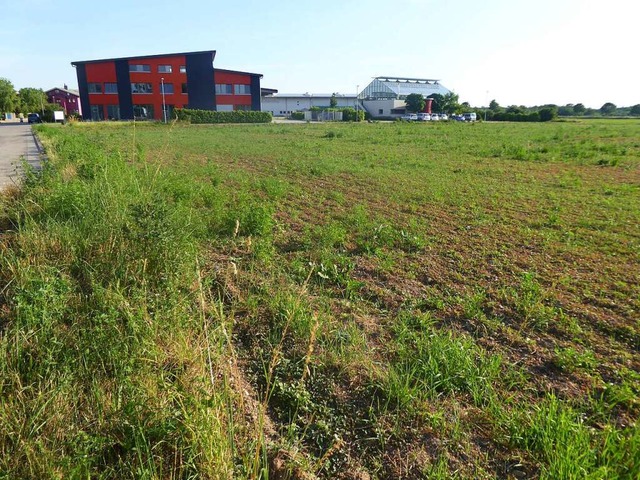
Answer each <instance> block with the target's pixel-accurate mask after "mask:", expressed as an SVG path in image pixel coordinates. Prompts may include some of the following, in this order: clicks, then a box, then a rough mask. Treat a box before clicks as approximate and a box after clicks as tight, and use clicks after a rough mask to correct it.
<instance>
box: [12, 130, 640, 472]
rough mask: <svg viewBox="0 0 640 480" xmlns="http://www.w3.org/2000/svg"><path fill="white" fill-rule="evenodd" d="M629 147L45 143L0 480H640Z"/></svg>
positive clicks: (638, 153) (33, 190)
mask: <svg viewBox="0 0 640 480" xmlns="http://www.w3.org/2000/svg"><path fill="white" fill-rule="evenodd" d="M638 127H639V124H638V122H637V121H631V120H626V121H595V120H594V121H581V122H577V121H576V122H557V123H548V124H530V125H529V124H527V125H524V124H482V123H479V124H475V125H466V124H457V123H451V124H449V123H445V122H443V123H441V124H433V125H431V124H427V125H417V124H415V125H414V124H405V123H402V124H346V125H342V124H335V125H331V126H327V125H322V124H305V125H290V126H289V125H278V124H272V125H251V126H239V125H232V126H183V125H179V124H178V125H173V126H170V127H167V126H164V125H140V124H136V125H133V124H120V123H119V124H72V125H68V126H64V127H63V126H55V127H54V126H41V127H38V133H39V135H40V137H41V139H42V140H43V143H44V144H45V147H46V149H47V152H48V153H49V156H50V161H49V162H48V163H47V165H46V167H45V169H44V171H43V172H42V173H41V174H35V173H32V174H30V175H29V176H28V178H27V179H26V181H25V184H24V187H23V188H22V190H21V191H19V192H18V191H14V192H9V193H7V194H6V195H5V196H4V197H3V198H2V203H0V206H1V211H0V226H1V227H2V232H1V233H0V235H1V237H0V262H1V269H0V379H2V380H1V381H0V478H87V477H89V478H150V479H151V478H263V479H266V478H283V476H285V478H286V475H289V478H309V477H308V476H309V475H316V476H319V477H322V478H365V477H364V476H363V475H364V472H366V474H368V475H369V476H370V478H522V477H533V478H538V477H539V478H603V479H604V478H607V479H610V478H611V479H615V478H620V479H627V478H628V479H631V478H637V477H638V476H640V442H639V439H640V436H639V434H638V431H639V430H638V424H637V422H638V415H639V413H640V403H639V399H640V388H639V387H638V385H640V363H639V360H638V348H639V347H640V322H639V321H638V311H640V287H639V284H640V282H638V272H639V271H640V256H639V255H638V252H639V251H640V244H639V240H638V239H639V238H640V188H639V187H638V186H639V185H640V175H639V173H638V172H639V170H638V167H639V166H640V160H639V159H640V143H639V142H638V135H637V133H638Z"/></svg>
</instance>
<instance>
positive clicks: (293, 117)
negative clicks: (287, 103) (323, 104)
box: [291, 112, 304, 120]
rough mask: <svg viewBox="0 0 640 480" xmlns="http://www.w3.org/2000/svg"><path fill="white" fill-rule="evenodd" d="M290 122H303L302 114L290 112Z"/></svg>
mask: <svg viewBox="0 0 640 480" xmlns="http://www.w3.org/2000/svg"><path fill="white" fill-rule="evenodd" d="M291 120H304V112H292V113H291Z"/></svg>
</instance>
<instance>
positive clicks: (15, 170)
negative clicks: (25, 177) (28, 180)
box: [0, 122, 40, 189]
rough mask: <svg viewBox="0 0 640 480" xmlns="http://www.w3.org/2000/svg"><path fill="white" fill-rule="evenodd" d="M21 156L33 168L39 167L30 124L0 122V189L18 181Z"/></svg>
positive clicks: (20, 170) (38, 151)
mask: <svg viewBox="0 0 640 480" xmlns="http://www.w3.org/2000/svg"><path fill="white" fill-rule="evenodd" d="M23 158H24V160H26V161H27V163H29V165H31V166H33V167H34V168H40V150H39V148H38V145H37V144H36V141H35V138H34V136H33V133H32V132H31V125H29V124H27V123H19V122H6V123H5V122H2V123H0V189H4V188H5V187H7V186H8V185H15V184H17V183H19V181H20V176H21V172H22V159H23Z"/></svg>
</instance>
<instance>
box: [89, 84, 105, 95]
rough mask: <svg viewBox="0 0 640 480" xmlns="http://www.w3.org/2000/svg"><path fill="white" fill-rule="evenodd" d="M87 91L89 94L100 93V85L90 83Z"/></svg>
mask: <svg viewBox="0 0 640 480" xmlns="http://www.w3.org/2000/svg"><path fill="white" fill-rule="evenodd" d="M87 88H88V89H89V93H102V84H101V83H90V84H88V85H87Z"/></svg>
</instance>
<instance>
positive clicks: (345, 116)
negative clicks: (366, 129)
mask: <svg viewBox="0 0 640 480" xmlns="http://www.w3.org/2000/svg"><path fill="white" fill-rule="evenodd" d="M362 120H364V111H362V110H356V109H355V108H351V107H348V108H343V109H342V121H343V122H361V121H362Z"/></svg>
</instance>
